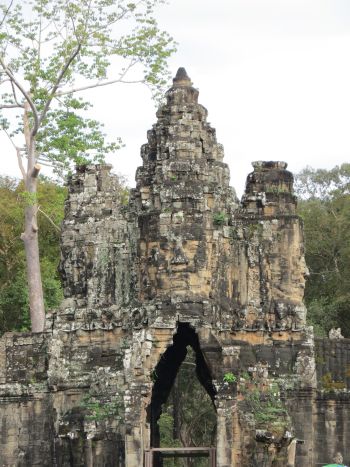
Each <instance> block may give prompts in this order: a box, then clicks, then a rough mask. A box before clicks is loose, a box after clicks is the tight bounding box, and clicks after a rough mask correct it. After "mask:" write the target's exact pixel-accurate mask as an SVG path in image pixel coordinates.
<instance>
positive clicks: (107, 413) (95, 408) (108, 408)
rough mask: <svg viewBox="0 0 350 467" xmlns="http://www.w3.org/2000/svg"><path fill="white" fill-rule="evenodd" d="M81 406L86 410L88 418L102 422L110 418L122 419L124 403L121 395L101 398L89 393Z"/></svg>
mask: <svg viewBox="0 0 350 467" xmlns="http://www.w3.org/2000/svg"><path fill="white" fill-rule="evenodd" d="M80 407H81V408H83V409H84V410H85V411H86V415H85V417H86V419H87V420H93V421H96V422H101V421H104V420H106V419H109V418H113V419H114V420H115V419H120V418H121V412H122V404H121V401H120V400H119V397H117V396H115V397H113V398H109V399H103V400H102V399H100V398H99V397H97V396H93V395H91V394H87V395H86V396H85V397H84V398H83V399H82V401H81V403H80Z"/></svg>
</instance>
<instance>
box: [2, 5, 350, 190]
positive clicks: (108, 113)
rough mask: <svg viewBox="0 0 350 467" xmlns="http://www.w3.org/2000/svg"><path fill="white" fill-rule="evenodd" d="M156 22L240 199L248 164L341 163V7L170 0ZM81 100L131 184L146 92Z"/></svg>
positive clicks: (345, 112)
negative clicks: (110, 141) (115, 148)
mask: <svg viewBox="0 0 350 467" xmlns="http://www.w3.org/2000/svg"><path fill="white" fill-rule="evenodd" d="M158 18H159V24H160V26H161V27H162V28H163V29H165V30H167V31H168V32H169V33H170V34H171V35H172V36H173V37H174V38H175V40H176V41H177V42H178V44H179V45H178V52H177V53H176V54H175V55H174V56H173V57H172V58H171V60H170V67H171V69H172V72H173V75H175V73H176V70H177V68H178V67H179V66H184V67H185V68H186V70H187V72H188V74H189V76H190V77H191V79H192V81H193V84H194V86H195V87H197V88H199V91H200V95H199V101H200V103H201V104H203V105H204V106H205V107H206V108H207V109H208V111H209V117H208V120H209V121H210V122H211V124H212V126H213V127H215V128H216V130H217V137H218V141H219V142H220V143H222V144H223V145H224V148H225V161H226V162H227V163H228V164H229V166H230V170H231V184H232V185H233V186H234V187H235V188H236V189H237V191H238V193H239V194H241V192H242V189H243V186H244V182H245V178H246V176H247V174H248V173H249V172H250V171H251V165H250V163H251V161H254V160H285V161H286V162H288V166H289V169H290V170H292V171H293V172H296V171H299V170H300V169H302V168H303V167H305V166H306V165H311V166H313V167H324V168H331V167H333V166H334V165H336V164H340V163H342V162H346V161H349V155H350V138H349V134H350V59H349V58H350V1H349V0H216V1H213V0H170V1H169V4H168V5H166V6H164V7H162V9H161V10H160V11H159V14H158ZM169 84H170V83H169ZM84 97H87V98H88V99H89V100H90V101H91V102H93V103H94V105H95V107H94V112H93V116H94V118H97V119H99V120H101V121H103V122H104V124H105V129H106V132H108V134H109V135H110V136H111V137H112V136H113V135H115V136H121V137H122V139H123V141H124V143H125V144H126V148H124V149H123V150H121V151H119V152H118V154H117V155H115V156H113V159H112V160H111V162H112V163H113V165H114V168H115V171H116V172H120V173H123V174H125V175H127V177H128V178H129V180H130V183H131V184H133V183H134V173H135V170H136V167H137V166H138V165H140V164H141V158H140V156H139V148H140V146H141V144H143V143H145V142H146V132H147V130H148V129H149V128H151V126H152V124H153V123H155V121H156V117H155V108H154V104H153V102H152V101H151V98H150V94H149V92H148V90H147V89H146V88H144V87H143V86H141V85H140V86H137V85H136V86H131V85H117V86H115V87H109V88H101V89H99V90H94V91H93V92H92V93H90V94H86V96H84ZM0 147H1V153H2V164H1V169H0V171H1V173H3V174H9V175H17V176H19V171H18V169H17V167H16V161H15V154H14V151H13V149H12V147H11V146H10V145H9V144H8V142H7V141H6V139H5V137H4V136H3V135H0Z"/></svg>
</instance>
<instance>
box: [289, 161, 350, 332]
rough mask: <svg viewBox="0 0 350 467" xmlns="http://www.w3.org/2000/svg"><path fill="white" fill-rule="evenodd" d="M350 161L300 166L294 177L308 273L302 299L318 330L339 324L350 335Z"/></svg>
mask: <svg viewBox="0 0 350 467" xmlns="http://www.w3.org/2000/svg"><path fill="white" fill-rule="evenodd" d="M349 187H350V164H343V165H342V166H340V167H335V168H334V169H332V170H329V171H327V170H323V169H322V170H321V169H319V170H314V169H310V168H307V169H304V170H303V171H302V172H301V174H299V175H298V176H297V177H296V189H297V194H298V195H299V196H300V197H301V199H300V202H299V206H298V213H299V215H300V216H301V217H302V218H303V220H304V229H305V245H306V252H305V256H306V263H307V265H308V268H309V271H310V276H309V278H308V280H307V283H306V290H305V301H306V304H307V307H308V320H309V323H310V324H312V325H313V326H314V329H315V332H316V335H320V336H325V335H327V334H328V331H329V330H330V329H331V328H332V327H341V328H342V331H343V334H344V335H345V336H350V313H349V311H350V310H349V303H350V270H349V267H348V265H349V262H350V194H349Z"/></svg>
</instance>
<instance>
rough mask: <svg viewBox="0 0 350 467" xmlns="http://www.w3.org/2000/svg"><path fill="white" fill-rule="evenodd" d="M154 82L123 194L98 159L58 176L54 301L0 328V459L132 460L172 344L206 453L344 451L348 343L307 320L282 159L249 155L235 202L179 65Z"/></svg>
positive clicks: (286, 456)
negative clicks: (30, 320)
mask: <svg viewBox="0 0 350 467" xmlns="http://www.w3.org/2000/svg"><path fill="white" fill-rule="evenodd" d="M165 97H166V102H165V104H164V105H163V106H162V107H161V108H160V109H159V110H158V112H157V117H158V120H157V123H156V124H155V125H154V126H153V127H152V129H151V130H150V131H149V132H148V134H147V140H148V142H147V144H145V145H144V146H143V147H142V149H141V157H142V166H141V167H140V168H139V169H138V170H137V173H136V182H137V185H136V188H135V189H134V190H132V192H131V196H130V200H129V203H128V205H125V204H124V203H123V197H122V196H121V187H120V185H119V183H118V179H117V177H115V176H114V175H112V174H111V173H110V167H109V166H85V167H81V168H78V169H77V172H76V173H75V174H74V175H73V176H71V177H70V179H69V182H68V186H69V195H68V199H67V201H66V212H65V220H64V222H63V226H62V240H61V250H62V256H61V265H60V270H61V273H62V279H63V287H64V296H65V298H64V300H63V302H62V305H61V307H60V309H58V310H54V311H52V312H50V313H48V314H47V320H46V328H45V332H44V333H42V334H39V335H33V334H11V333H9V334H6V335H5V336H3V337H2V338H1V339H0V348H1V353H0V404H1V428H0V433H1V437H0V459H1V465H2V466H6V467H7V466H8V467H9V466H13V465H18V466H21V467H29V466H34V465H38V466H42V467H45V466H59V467H68V466H88V467H90V466H94V467H102V466H104V467H108V466H128V467H136V466H137V467H138V466H140V465H143V455H144V450H145V449H149V448H150V447H151V446H153V447H154V446H157V444H158V442H159V429H158V425H157V421H158V418H159V416H160V414H161V410H162V404H163V403H164V401H165V400H166V398H167V397H168V395H169V392H170V390H171V386H172V383H173V381H174V379H175V377H176V373H177V370H178V368H179V366H180V365H181V363H182V362H183V360H184V358H185V356H186V348H187V346H191V347H192V348H193V351H194V353H195V356H196V365H197V374H198V378H199V380H200V382H201V384H202V385H203V387H204V388H205V390H206V391H207V393H208V394H209V396H210V398H211V399H212V401H213V403H214V406H215V410H216V413H217V438H216V448H217V464H218V466H219V467H228V466H232V467H234V466H245V467H249V466H265V467H266V466H271V467H272V466H273V467H286V466H287V465H288V466H293V465H295V466H298V467H309V466H311V465H317V463H319V462H321V463H322V462H330V461H331V460H332V457H333V456H334V454H335V452H336V451H341V452H342V453H343V455H344V456H345V458H346V459H347V458H348V457H349V456H350V453H349V448H348V447H347V446H348V445H350V443H349V442H348V441H349V428H348V422H347V420H348V417H347V415H348V414H349V410H348V407H349V405H348V400H349V375H348V366H349V365H350V355H349V352H348V346H349V344H348V341H347V340H344V339H343V340H341V341H330V340H323V341H320V340H314V339H313V335H312V329H310V328H308V327H307V326H306V309H305V306H304V304H303V293H304V286H305V276H306V274H307V269H306V265H305V261H304V249H303V248H304V242H303V230H302V224H301V221H300V219H299V218H298V216H297V215H296V198H295V196H294V194H293V176H292V174H291V173H290V172H288V171H287V170H286V164H285V163H284V162H261V161H260V162H254V163H253V168H254V170H253V172H252V173H251V174H250V175H248V178H247V184H246V190H245V193H244V195H243V198H242V201H241V202H238V200H237V198H236V196H235V193H234V190H233V189H232V188H230V186H229V169H228V166H227V165H226V164H225V163H224V162H223V148H222V146H221V145H220V144H218V143H217V140H216V136H215V130H214V129H213V128H212V127H211V126H210V125H209V123H208V122H207V120H206V119H207V111H206V109H205V108H204V107H203V106H202V105H200V104H198V91H197V90H196V89H195V88H194V87H193V86H192V83H191V81H190V79H189V77H188V76H187V74H186V72H185V71H184V69H180V70H179V71H178V74H177V76H176V77H175V79H174V83H173V86H172V87H171V88H170V90H169V91H168V92H167V93H166V96H165ZM349 368H350V367H349ZM298 439H299V441H300V443H299V442H298V443H297V440H298ZM301 441H302V442H303V444H301Z"/></svg>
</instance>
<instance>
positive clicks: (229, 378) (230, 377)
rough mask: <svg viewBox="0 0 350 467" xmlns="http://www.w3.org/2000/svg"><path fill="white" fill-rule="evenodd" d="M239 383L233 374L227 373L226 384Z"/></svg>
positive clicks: (225, 376)
mask: <svg viewBox="0 0 350 467" xmlns="http://www.w3.org/2000/svg"><path fill="white" fill-rule="evenodd" d="M236 381H237V376H236V375H234V374H233V373H231V372H229V373H225V374H224V382H225V383H235V382H236Z"/></svg>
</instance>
